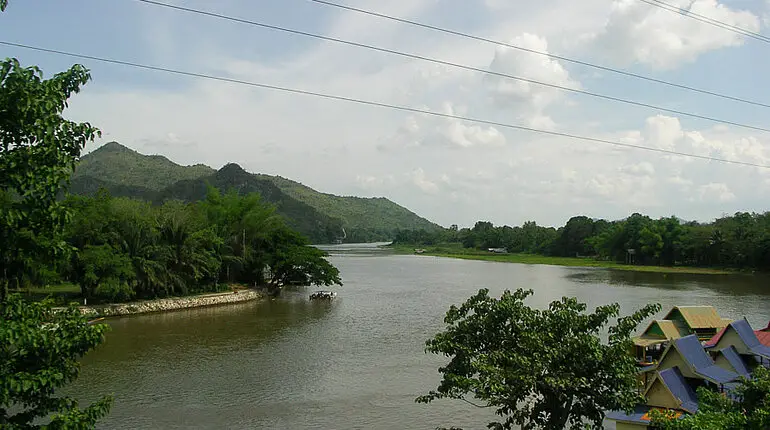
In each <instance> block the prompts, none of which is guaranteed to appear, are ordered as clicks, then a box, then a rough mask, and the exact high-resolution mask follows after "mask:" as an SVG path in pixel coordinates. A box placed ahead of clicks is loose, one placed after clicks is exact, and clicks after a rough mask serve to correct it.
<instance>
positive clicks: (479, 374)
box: [417, 289, 660, 429]
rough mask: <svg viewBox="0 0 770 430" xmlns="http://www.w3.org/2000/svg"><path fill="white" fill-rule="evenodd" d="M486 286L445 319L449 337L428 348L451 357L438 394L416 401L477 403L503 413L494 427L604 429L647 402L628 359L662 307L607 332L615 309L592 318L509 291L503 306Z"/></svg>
mask: <svg viewBox="0 0 770 430" xmlns="http://www.w3.org/2000/svg"><path fill="white" fill-rule="evenodd" d="M488 293H489V291H488V290H486V289H482V290H480V291H479V292H478V294H476V295H475V296H473V297H471V298H470V299H468V300H467V301H466V302H465V303H464V304H462V305H461V306H459V307H457V306H452V307H451V308H450V309H449V311H448V312H447V313H446V317H445V318H444V322H445V323H446V324H447V327H446V330H444V331H443V332H441V333H438V334H437V335H436V336H435V337H434V338H432V339H430V340H428V341H427V349H426V350H427V351H428V352H431V353H434V354H443V355H446V356H449V357H451V360H450V362H449V363H448V364H447V365H446V366H443V367H441V368H439V372H440V373H442V374H443V379H442V381H441V383H440V384H439V386H438V388H437V389H436V390H433V391H430V393H429V394H427V395H424V396H421V397H418V398H417V401H418V402H423V403H427V402H430V401H432V400H435V399H440V398H453V399H461V400H465V401H472V400H468V399H466V396H469V395H470V396H472V397H473V398H474V399H475V400H476V401H481V402H483V403H484V405H481V406H485V407H491V408H495V410H496V412H497V414H498V415H500V416H501V417H503V418H504V420H503V421H502V422H493V423H490V424H489V426H488V427H489V428H495V429H511V428H513V427H514V426H520V427H521V428H522V429H540V428H543V429H563V428H565V427H567V426H568V425H569V426H570V427H571V428H573V429H578V428H581V429H582V428H585V426H586V422H589V423H590V426H591V428H595V429H601V428H603V426H602V421H603V419H604V411H605V410H630V409H632V408H633V407H634V406H635V405H636V404H637V403H638V402H639V401H641V400H643V399H642V398H641V397H640V395H639V394H638V391H637V388H638V387H637V379H636V369H637V368H636V362H635V360H634V358H633V357H632V356H631V355H629V354H628V351H629V349H630V348H631V346H632V343H631V340H630V336H631V333H632V331H633V330H635V328H636V326H637V325H638V324H639V323H640V322H641V321H643V320H644V319H645V318H647V317H649V316H651V315H653V314H654V313H655V312H657V311H659V310H660V306H659V305H648V306H646V307H644V308H642V309H640V310H638V311H636V312H634V313H633V314H632V315H630V316H627V317H623V318H619V319H618V322H617V324H616V325H613V326H609V327H608V329H609V340H608V341H607V342H606V343H605V342H603V341H602V340H601V338H600V336H599V335H600V332H601V331H602V330H603V329H605V327H607V326H608V323H609V321H610V319H611V318H615V317H617V316H618V314H619V311H620V307H619V306H618V305H617V304H611V305H607V306H600V307H598V308H596V310H595V312H594V313H586V312H585V311H586V305H585V304H583V303H579V302H578V301H577V300H576V299H574V298H567V297H565V298H563V299H562V300H561V301H554V302H552V303H551V304H550V306H549V308H548V309H546V310H538V309H533V308H530V307H529V306H527V305H525V304H524V300H525V299H526V298H527V297H528V296H529V295H531V294H532V290H522V289H519V290H516V291H515V292H513V293H511V292H510V291H505V292H504V293H503V295H502V297H501V298H500V299H495V298H492V297H489V295H488Z"/></svg>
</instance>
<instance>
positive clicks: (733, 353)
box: [719, 345, 751, 376]
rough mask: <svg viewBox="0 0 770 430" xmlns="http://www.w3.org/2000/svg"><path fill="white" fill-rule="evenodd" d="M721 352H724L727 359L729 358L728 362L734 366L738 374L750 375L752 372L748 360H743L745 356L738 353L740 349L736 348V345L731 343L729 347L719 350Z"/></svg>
mask: <svg viewBox="0 0 770 430" xmlns="http://www.w3.org/2000/svg"><path fill="white" fill-rule="evenodd" d="M719 353H720V354H722V355H723V356H724V357H725V359H727V362H728V363H730V365H731V366H733V368H734V369H735V371H736V372H738V375H740V376H749V373H751V372H750V371H749V368H748V366H746V362H745V361H743V358H741V355H740V354H738V350H736V349H735V347H734V346H732V345H730V346H728V347H727V348H724V349H722V350H721V351H719Z"/></svg>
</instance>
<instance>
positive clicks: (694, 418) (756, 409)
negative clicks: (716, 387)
mask: <svg viewBox="0 0 770 430" xmlns="http://www.w3.org/2000/svg"><path fill="white" fill-rule="evenodd" d="M741 379H742V380H741V383H740V385H739V386H738V387H737V388H736V389H735V393H734V394H735V395H734V398H730V397H727V396H725V395H724V394H722V393H716V392H714V391H711V390H709V389H707V388H705V387H698V390H697V393H698V412H697V413H695V414H693V415H687V416H685V417H684V418H682V419H672V416H671V415H670V414H669V413H664V412H660V411H654V412H653V413H652V424H653V425H654V426H655V427H656V428H659V429H661V430H767V429H769V428H770V370H768V369H767V368H765V367H762V366H758V367H757V368H756V369H755V370H754V373H753V375H752V377H751V378H741Z"/></svg>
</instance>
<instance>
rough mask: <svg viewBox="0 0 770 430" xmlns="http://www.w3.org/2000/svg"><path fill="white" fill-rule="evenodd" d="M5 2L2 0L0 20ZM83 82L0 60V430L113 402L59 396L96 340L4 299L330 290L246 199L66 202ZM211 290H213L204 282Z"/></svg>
mask: <svg viewBox="0 0 770 430" xmlns="http://www.w3.org/2000/svg"><path fill="white" fill-rule="evenodd" d="M7 6H8V2H7V0H0V12H4V11H5V9H6V7H7ZM90 79H91V76H90V73H89V71H88V70H87V69H86V68H85V67H83V66H81V65H75V66H73V67H71V68H70V69H69V70H67V71H65V72H61V73H58V74H56V75H54V76H53V77H51V78H49V79H43V73H42V71H41V70H40V69H39V68H37V67H34V66H32V67H24V66H22V65H21V64H20V63H19V61H18V60H17V59H11V58H8V59H5V60H3V61H2V62H1V63H0V317H2V324H0V428H3V429H35V428H47V429H90V428H94V426H95V424H96V422H97V421H98V420H99V419H100V418H102V417H104V416H105V415H106V414H107V413H108V412H109V409H110V407H111V404H112V398H111V397H110V396H104V397H102V398H101V399H99V400H97V401H96V402H94V403H93V404H91V405H88V406H86V407H84V408H81V407H80V406H79V404H78V402H77V400H75V399H73V398H70V397H61V396H57V392H58V391H59V389H60V388H61V387H63V386H65V385H66V384H68V383H70V382H72V381H73V380H75V379H76V378H77V377H78V374H79V359H80V358H81V357H82V356H83V355H84V354H86V353H87V352H88V351H89V350H91V349H93V348H94V347H96V346H97V345H99V344H100V343H101V342H102V341H103V339H104V334H105V332H106V331H107V328H108V326H106V325H104V324H89V322H88V320H87V317H86V316H84V315H82V314H81V312H80V311H79V310H78V309H77V307H76V306H75V305H74V304H73V303H71V304H70V305H69V306H67V307H65V308H63V309H56V308H55V307H54V303H53V301H51V300H43V301H41V302H34V301H33V302H30V301H26V300H23V299H22V297H21V296H20V295H19V294H11V287H12V288H14V289H18V288H19V287H22V286H24V285H28V284H44V283H50V282H59V281H61V280H69V281H74V282H76V283H78V284H79V285H80V286H81V289H82V293H83V295H84V296H86V297H100V298H104V299H115V300H121V299H122V300H128V299H132V298H134V297H143V298H150V297H158V296H169V295H176V294H189V293H191V292H194V291H200V290H206V289H209V288H214V289H216V288H217V286H218V285H219V282H233V281H236V282H243V283H248V284H252V283H253V284H262V285H266V286H268V287H270V288H273V289H278V288H280V287H281V286H282V285H286V284H290V283H301V284H309V283H314V284H323V285H329V284H341V280H340V278H339V272H338V270H337V269H336V268H335V267H334V266H332V265H331V264H330V263H329V262H328V261H326V259H325V258H324V257H325V253H324V252H323V251H321V250H319V249H317V248H314V247H310V246H307V245H308V243H309V242H308V239H306V238H305V237H304V236H302V235H301V234H299V233H297V232H296V231H294V230H292V229H291V228H289V227H288V226H287V225H286V223H285V221H284V219H283V218H281V217H279V216H278V215H276V214H275V209H274V207H272V206H271V205H269V204H266V203H263V202H262V201H261V199H260V197H259V195H257V194H245V195H238V194H237V193H235V192H228V193H227V194H225V195H222V194H220V192H219V191H218V190H216V189H215V188H212V187H208V189H207V192H206V196H205V201H203V202H199V203H195V204H185V203H182V202H179V201H168V202H166V203H165V204H163V205H161V206H151V205H150V204H149V203H146V202H142V201H139V200H132V199H125V198H123V199H113V198H112V197H110V196H109V194H108V193H106V192H104V191H100V192H98V193H97V195H96V196H95V197H69V198H64V199H62V197H63V195H62V194H63V192H62V186H63V185H64V186H65V187H64V188H65V192H64V194H65V197H66V185H68V183H69V181H70V178H71V175H72V172H73V169H74V168H75V166H76V164H77V161H78V159H79V157H80V154H81V151H82V150H83V148H84V147H85V145H86V143H87V142H91V141H93V140H94V139H95V138H96V137H97V136H99V135H100V131H99V130H98V129H97V128H96V127H94V126H92V125H91V124H89V123H77V122H74V121H70V120H67V119H65V118H64V117H63V116H62V113H63V110H64V109H65V108H66V107H67V104H68V100H69V98H70V97H71V96H72V95H73V94H75V93H77V92H79V91H80V89H81V87H82V86H83V85H85V84H86V83H87V82H88V81H89V80H90ZM212 285H213V287H212Z"/></svg>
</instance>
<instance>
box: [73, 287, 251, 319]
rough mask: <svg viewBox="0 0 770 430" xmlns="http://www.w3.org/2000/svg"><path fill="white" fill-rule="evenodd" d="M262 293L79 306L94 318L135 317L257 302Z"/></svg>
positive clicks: (246, 291)
mask: <svg viewBox="0 0 770 430" xmlns="http://www.w3.org/2000/svg"><path fill="white" fill-rule="evenodd" d="M262 297H263V293H261V292H259V291H256V290H245V291H237V292H227V293H220V294H206V295H201V296H188V297H171V298H166V299H157V300H146V301H141V302H132V303H117V304H110V305H100V306H80V312H81V313H82V314H83V315H89V316H94V317H112V316H122V315H136V314H144V313H150V312H164V311H173V310H178V309H190V308H197V307H201V306H214V305H222V304H227V303H239V302H246V301H250V300H257V299H261V298H262Z"/></svg>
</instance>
